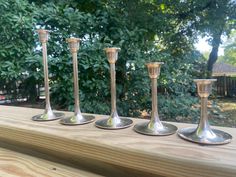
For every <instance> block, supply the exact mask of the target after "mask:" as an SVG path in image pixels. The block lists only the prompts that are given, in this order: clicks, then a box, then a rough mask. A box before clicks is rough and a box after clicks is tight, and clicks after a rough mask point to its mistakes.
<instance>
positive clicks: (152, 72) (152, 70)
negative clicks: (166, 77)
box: [134, 62, 177, 135]
mask: <svg viewBox="0 0 236 177" xmlns="http://www.w3.org/2000/svg"><path fill="white" fill-rule="evenodd" d="M161 64H163V63H162V62H151V63H148V64H147V68H148V73H149V77H150V78H151V83H152V114H151V120H150V121H149V122H141V123H138V124H136V125H135V126H134V130H135V131H136V132H138V133H141V134H145V135H171V134H174V133H175V132H176V130H177V127H176V126H174V125H172V124H169V123H164V122H161V121H160V118H159V114H158V108H157V78H158V77H159V75H160V67H161Z"/></svg>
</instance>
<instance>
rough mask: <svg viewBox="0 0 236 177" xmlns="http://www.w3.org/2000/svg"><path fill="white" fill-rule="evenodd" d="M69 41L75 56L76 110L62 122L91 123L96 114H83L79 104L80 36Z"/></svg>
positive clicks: (73, 123) (66, 123) (68, 123)
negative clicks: (78, 52) (78, 58)
mask: <svg viewBox="0 0 236 177" xmlns="http://www.w3.org/2000/svg"><path fill="white" fill-rule="evenodd" d="M67 42H68V44H69V48H70V51H71V54H72V57H73V79H74V99H75V107H74V109H75V112H74V115H73V116H71V117H66V118H64V119H61V121H60V123H61V124H64V125H80V124H86V123H90V122H92V121H94V120H95V117H94V116H88V115H82V114H81V111H80V106H79V81H78V61H77V51H78V49H79V42H80V39H79V38H68V39H67Z"/></svg>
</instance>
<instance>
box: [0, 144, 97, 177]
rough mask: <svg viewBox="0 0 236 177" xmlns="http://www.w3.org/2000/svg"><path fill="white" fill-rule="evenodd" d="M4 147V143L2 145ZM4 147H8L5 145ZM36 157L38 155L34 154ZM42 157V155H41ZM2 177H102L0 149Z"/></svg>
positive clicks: (0, 174)
mask: <svg viewBox="0 0 236 177" xmlns="http://www.w3.org/2000/svg"><path fill="white" fill-rule="evenodd" d="M0 145H2V143H0ZM4 147H6V145H5V144H4ZM34 155H36V154H35V153H34ZM38 155H39V154H38ZM40 155H42V154H40ZM0 176H4V177H34V176H35V177H36V176H37V177H85V176H87V177H101V176H100V175H97V174H94V173H91V172H88V171H84V170H81V169H78V168H72V167H70V166H66V165H62V164H60V163H56V162H52V161H49V160H45V159H42V158H37V157H35V156H31V155H27V154H23V153H19V152H17V151H13V150H9V149H6V148H2V147H0Z"/></svg>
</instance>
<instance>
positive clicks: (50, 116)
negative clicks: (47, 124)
mask: <svg viewBox="0 0 236 177" xmlns="http://www.w3.org/2000/svg"><path fill="white" fill-rule="evenodd" d="M37 32H38V35H39V41H40V42H41V43H42V53H43V66H44V67H43V69H44V88H45V100H46V108H45V111H44V113H43V114H39V115H36V116H33V117H32V120H34V121H50V120H56V119H60V118H63V117H64V114H63V113H60V112H53V111H52V108H51V105H50V95H49V83H48V63H47V44H46V43H47V41H48V31H47V30H43V29H40V30H38V31H37Z"/></svg>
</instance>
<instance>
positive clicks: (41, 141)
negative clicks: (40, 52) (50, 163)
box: [0, 106, 236, 177]
mask: <svg viewBox="0 0 236 177" xmlns="http://www.w3.org/2000/svg"><path fill="white" fill-rule="evenodd" d="M39 113H42V110H39V109H30V108H19V107H9V106H0V140H4V141H11V142H15V143H18V144H22V145H24V146H25V147H29V148H34V149H37V150H40V151H42V152H45V153H48V154H52V155H54V156H55V155H56V156H60V157H64V158H67V157H73V160H74V161H76V159H78V161H79V159H81V158H83V159H88V161H91V163H92V161H93V160H97V161H101V162H103V163H106V164H110V165H115V166H119V167H126V168H129V169H133V171H135V170H139V171H142V172H143V173H147V174H149V175H150V174H158V175H162V176H179V177H183V176H198V177H199V176H204V177H208V176H214V177H215V176H225V177H227V176H232V177H233V176H236V143H235V141H234V140H233V141H232V142H231V143H230V144H227V145H222V146H206V145H205V146H202V145H198V144H194V143H191V142H187V141H184V140H182V139H180V138H179V137H177V135H176V134H175V135H171V136H164V137H152V136H144V135H141V134H137V133H135V132H134V131H133V130H132V128H128V129H123V130H103V129H98V128H96V127H95V126H94V124H93V123H92V124H86V125H81V126H63V125H60V124H59V122H58V121H52V122H33V121H31V117H32V116H33V115H35V114H39ZM66 114H67V115H71V114H72V113H68V112H67V113H66ZM95 116H96V119H100V118H101V117H104V116H102V115H95ZM105 117H106V116H105ZM133 120H134V123H137V122H140V121H146V120H140V119H133ZM174 124H175V125H176V126H178V127H179V128H182V127H187V126H193V125H189V124H179V123H174ZM217 128H218V129H220V130H224V131H226V132H228V133H230V134H232V135H233V137H235V136H236V129H234V128H223V127H217ZM68 160H69V159H68Z"/></svg>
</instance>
